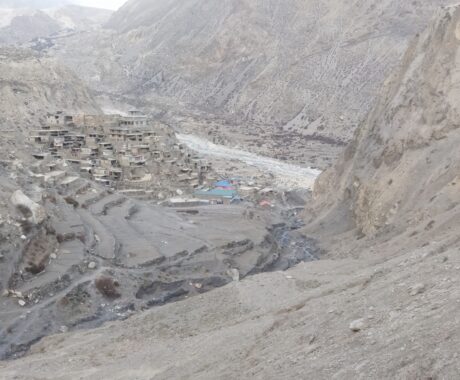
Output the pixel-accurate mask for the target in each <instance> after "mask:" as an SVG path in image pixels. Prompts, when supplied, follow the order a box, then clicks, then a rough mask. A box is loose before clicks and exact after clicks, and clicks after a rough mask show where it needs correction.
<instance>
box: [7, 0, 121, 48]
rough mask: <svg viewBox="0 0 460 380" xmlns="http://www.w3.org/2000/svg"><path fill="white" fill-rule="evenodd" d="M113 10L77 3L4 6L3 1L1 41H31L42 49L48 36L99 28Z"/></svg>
mask: <svg viewBox="0 0 460 380" xmlns="http://www.w3.org/2000/svg"><path fill="white" fill-rule="evenodd" d="M112 13H113V12H112V11H109V10H105V9H96V8H88V7H80V6H77V5H67V6H61V7H56V8H47V9H37V7H35V6H34V4H31V5H30V6H29V7H26V8H15V7H6V8H2V4H1V3H0V45H8V46H11V45H16V46H17V45H23V44H29V45H31V46H33V47H34V48H35V49H36V50H40V49H42V48H43V47H45V46H47V44H48V42H47V38H51V37H53V38H62V37H63V36H69V35H74V34H75V33H76V32H87V31H94V30H95V29H99V28H100V27H101V26H102V25H103V24H105V23H106V22H107V20H108V19H109V18H110V16H111V15H112Z"/></svg>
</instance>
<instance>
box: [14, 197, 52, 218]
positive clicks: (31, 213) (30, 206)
mask: <svg viewBox="0 0 460 380" xmlns="http://www.w3.org/2000/svg"><path fill="white" fill-rule="evenodd" d="M11 203H13V205H14V206H16V207H17V208H18V209H19V211H20V212H21V213H22V214H23V215H24V217H26V218H27V220H29V222H31V223H33V224H34V225H38V224H41V223H43V222H44V221H45V220H46V217H47V216H46V211H45V209H44V207H43V206H40V205H39V204H38V203H36V202H34V201H33V200H32V199H30V198H29V197H28V196H27V195H25V194H24V193H23V192H22V190H16V191H15V192H14V193H13V195H12V196H11Z"/></svg>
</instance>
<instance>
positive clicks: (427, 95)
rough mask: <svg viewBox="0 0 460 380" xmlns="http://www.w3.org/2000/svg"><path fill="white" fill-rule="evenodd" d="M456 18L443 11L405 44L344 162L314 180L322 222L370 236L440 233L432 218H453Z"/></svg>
mask: <svg viewBox="0 0 460 380" xmlns="http://www.w3.org/2000/svg"><path fill="white" fill-rule="evenodd" d="M456 16H457V14H454V15H453V16H452V15H451V13H449V12H448V13H446V14H445V16H444V17H442V18H439V19H438V20H437V22H436V23H434V24H432V25H431V26H430V28H429V30H428V32H426V33H424V34H422V35H421V36H419V37H418V38H417V39H416V40H415V41H414V42H413V43H412V44H411V46H410V47H409V49H408V51H407V53H406V55H405V57H404V60H403V62H402V65H401V69H400V70H399V71H398V72H397V73H395V74H394V75H392V76H391V77H390V78H389V79H388V80H387V81H386V83H385V87H384V89H383V95H382V97H381V98H380V100H379V101H378V103H377V105H376V107H375V108H374V110H373V111H372V112H371V113H370V114H369V116H368V118H367V120H366V121H365V122H364V123H363V126H362V127H361V128H360V129H359V130H358V132H357V134H356V136H355V138H354V140H353V142H352V143H351V144H350V145H349V146H348V148H347V149H346V151H345V153H344V155H343V157H342V159H341V160H340V161H339V162H338V163H337V164H336V165H335V166H334V167H333V168H332V169H331V170H329V171H327V172H326V173H325V174H324V175H322V176H321V177H320V178H319V180H318V182H317V184H316V191H315V198H316V203H317V210H321V211H320V212H319V214H320V215H323V219H322V218H319V220H320V221H321V223H328V222H330V221H331V219H335V222H337V221H340V224H341V226H342V227H344V229H348V228H354V227H356V229H357V230H358V233H360V234H363V235H367V236H371V237H372V236H375V235H378V234H387V233H389V232H392V233H402V232H404V231H405V230H407V229H409V228H412V227H415V226H417V225H420V224H421V225H424V227H425V226H426V229H432V228H436V227H440V226H439V225H438V223H434V221H435V219H436V218H437V217H441V216H442V215H444V216H443V217H445V218H447V217H453V216H458V212H459V209H458V203H459V201H460V192H459V190H460V180H459V178H460V177H459V175H460V150H458V149H457V147H458V144H459V143H460V129H459V127H460V124H459V122H458V120H459V117H460V115H459V113H460V97H459V96H458V95H459V92H458V91H459V90H458V81H459V78H460V71H459V69H458V68H459V67H460V61H459V57H458V53H457V51H458V45H459V41H460V32H459V29H458V28H459V27H458V25H457V24H456V23H455V17H456ZM452 19H453V20H454V21H453V20H452ZM337 214H340V215H343V217H342V218H341V219H337V217H336V215H337ZM331 215H332V217H331ZM316 223H319V222H318V218H317V220H316Z"/></svg>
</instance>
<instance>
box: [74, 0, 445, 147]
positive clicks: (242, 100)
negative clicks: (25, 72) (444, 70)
mask: <svg viewBox="0 0 460 380" xmlns="http://www.w3.org/2000/svg"><path fill="white" fill-rule="evenodd" d="M448 3H449V1H446V0H424V1H411V2H408V1H400V0H384V1H365V2H362V1H360V2H353V3H349V2H342V1H336V0H321V1H318V0H286V1H283V2H279V1H278V0H267V1H255V0H223V1H214V0H204V1H203V0H163V1H150V0H131V1H129V2H128V3H127V4H126V5H125V6H123V7H122V8H121V9H120V10H119V11H118V12H116V13H115V14H114V15H113V17H112V18H111V19H110V21H109V22H108V24H107V27H109V28H111V29H113V30H114V31H115V32H116V38H113V39H111V42H112V43H113V48H114V51H113V53H114V55H115V56H116V57H117V58H116V59H115V62H114V63H108V64H109V65H112V68H113V69H114V70H112V71H111V72H113V73H116V74H117V75H119V74H121V77H119V78H118V80H116V81H115V78H114V77H113V76H112V75H111V74H110V73H109V72H106V73H105V74H104V73H103V74H102V75H100V77H99V79H100V83H99V84H97V83H96V87H98V86H100V87H101V88H105V89H111V90H113V92H114V93H116V94H124V95H127V94H131V95H132V96H133V97H134V98H135V97H139V96H141V97H143V98H145V99H147V100H150V101H151V102H155V100H159V99H169V100H174V103H175V104H177V101H180V102H181V103H182V106H183V107H187V106H188V107H190V108H192V109H193V108H198V109H200V110H204V111H205V112H207V113H209V114H215V115H218V116H221V117H224V118H227V119H229V120H231V122H237V123H240V124H241V125H245V126H247V125H249V126H248V127H247V128H251V127H250V126H251V124H261V125H267V128H269V126H281V125H286V124H287V125H288V126H289V127H291V128H296V129H300V130H307V131H308V133H309V134H319V135H322V136H328V137H330V138H333V139H338V140H343V141H345V140H346V141H348V140H349V139H350V138H351V136H352V133H353V131H354V129H355V127H356V125H357V124H358V123H359V122H360V121H361V120H362V119H363V118H364V116H365V115H366V113H367V112H368V110H369V107H370V106H371V105H372V104H373V100H374V99H375V96H376V92H378V89H379V88H380V86H381V84H382V82H383V80H384V78H385V77H386V76H387V75H388V74H389V72H390V71H391V70H392V68H393V67H394V66H395V65H396V64H397V63H398V61H399V59H400V58H401V56H402V55H403V53H404V51H405V49H406V47H407V43H408V41H409V40H410V39H411V38H412V37H413V36H414V35H415V34H416V33H417V32H419V31H421V30H422V29H423V28H424V27H425V26H426V24H427V23H428V20H429V19H430V18H431V17H432V15H433V13H434V10H435V9H436V8H437V7H439V6H440V5H445V4H448ZM98 54H100V53H98ZM74 64H75V63H74ZM75 65H76V66H77V64H75ZM83 71H85V68H84V63H83V66H82V67H81V68H80V72H81V73H82V75H85V74H84V72H83ZM88 72H91V71H88ZM92 79H94V76H93V78H92ZM245 128H246V127H245Z"/></svg>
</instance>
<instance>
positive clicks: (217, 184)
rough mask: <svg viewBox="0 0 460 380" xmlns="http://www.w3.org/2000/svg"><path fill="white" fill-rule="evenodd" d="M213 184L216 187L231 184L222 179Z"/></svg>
mask: <svg viewBox="0 0 460 380" xmlns="http://www.w3.org/2000/svg"><path fill="white" fill-rule="evenodd" d="M214 186H216V187H230V186H232V184H231V183H230V182H229V181H227V180H223V181H219V182H216V183H214Z"/></svg>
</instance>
